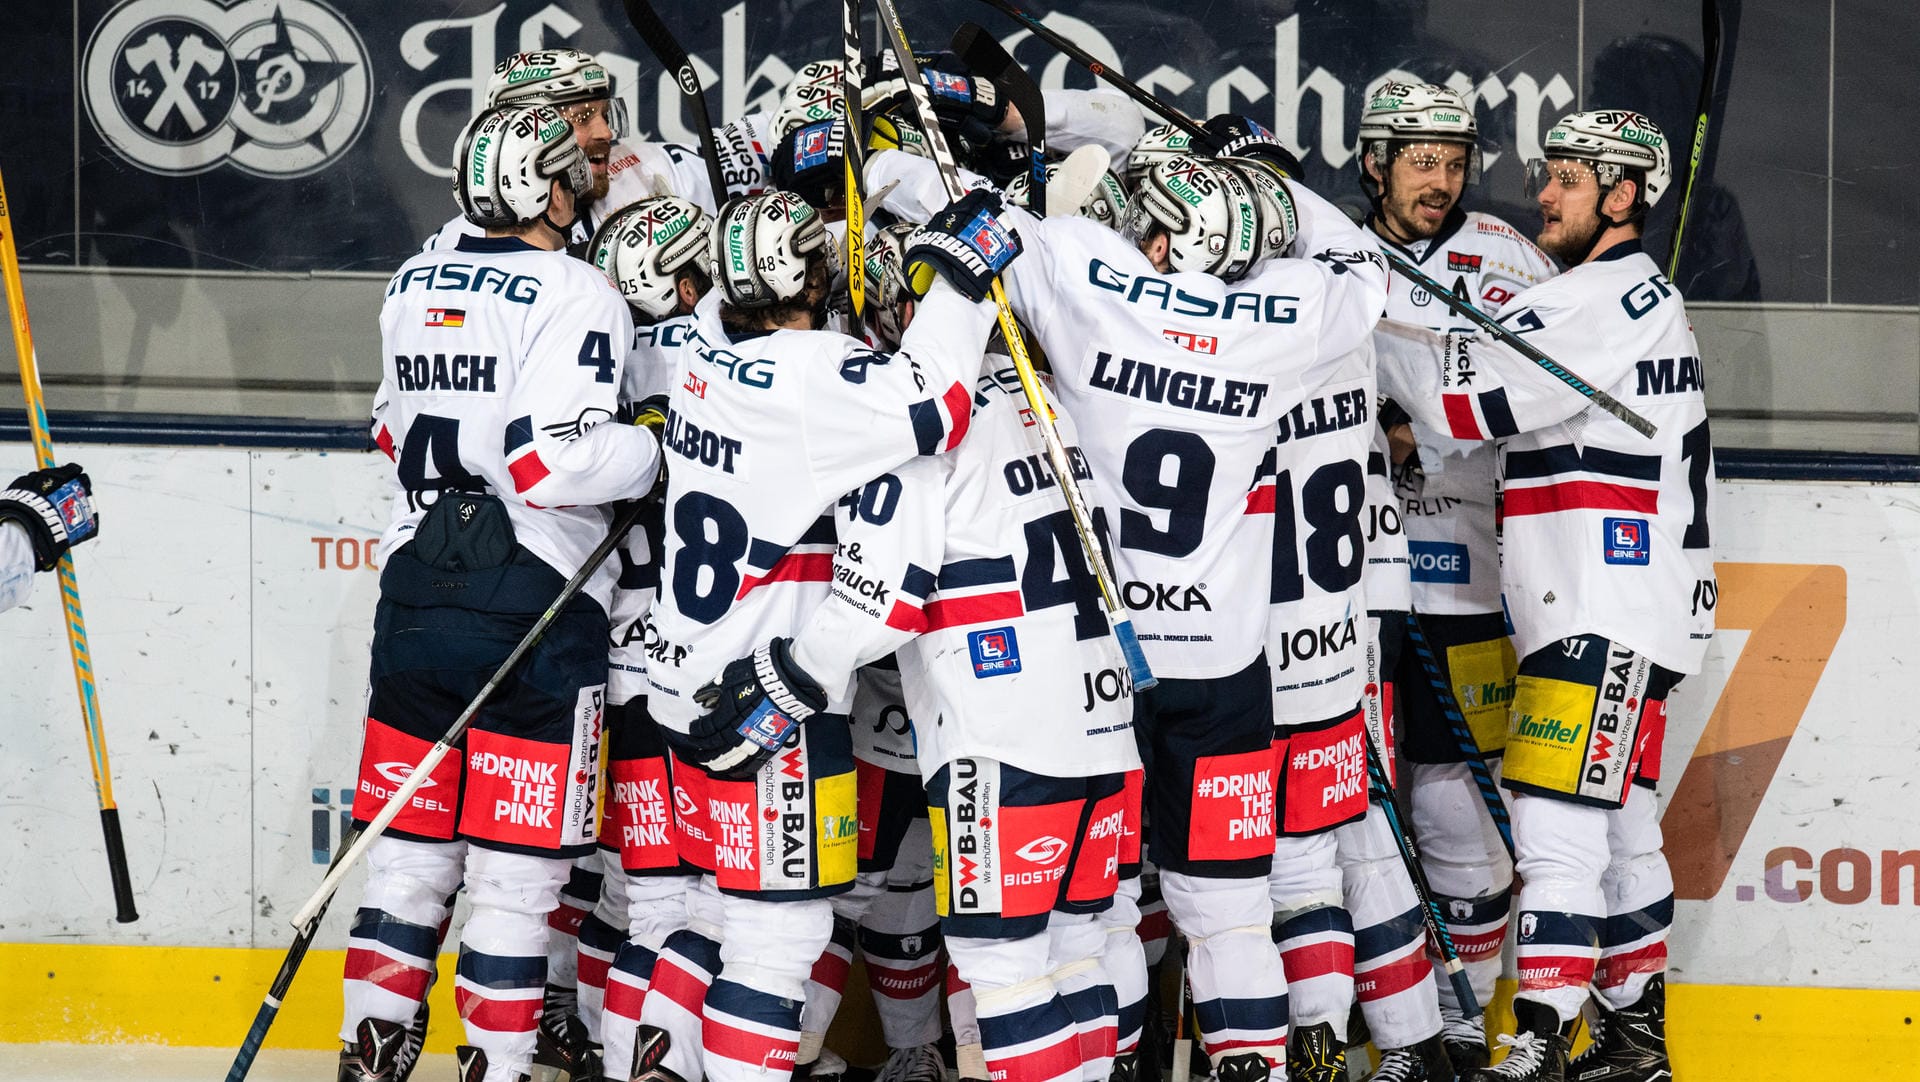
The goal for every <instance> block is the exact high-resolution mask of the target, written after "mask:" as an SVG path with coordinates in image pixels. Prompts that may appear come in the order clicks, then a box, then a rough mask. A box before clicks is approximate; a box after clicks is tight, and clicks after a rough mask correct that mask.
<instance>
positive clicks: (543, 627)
mask: <svg viewBox="0 0 1920 1082" xmlns="http://www.w3.org/2000/svg"><path fill="white" fill-rule="evenodd" d="M645 502H646V501H644V500H633V501H630V502H629V503H628V504H627V506H626V507H625V508H624V509H623V510H622V511H621V512H620V515H619V517H618V518H616V519H614V521H613V527H612V529H610V530H608V531H607V536H606V537H604V538H601V540H600V544H599V545H597V546H595V547H594V550H593V551H592V552H590V553H588V554H587V558H586V560H585V561H584V562H583V563H581V565H580V570H578V571H575V572H574V573H573V577H572V578H570V579H568V580H567V584H566V585H565V586H562V587H561V588H560V593H559V595H558V596H556V597H555V598H554V599H553V603H552V604H550V605H548V606H547V611H545V612H543V613H541V614H540V618H539V619H538V620H535V621H534V622H533V626H532V627H531V628H529V629H527V633H526V635H525V636H524V637H523V638H521V640H520V642H519V644H518V645H516V646H515V647H514V648H513V652H512V653H510V654H508V655H507V659H506V660H505V661H502V662H501V663H500V667H499V668H497V669H495V670H494V671H493V675H492V676H490V677H488V678H487V682H486V684H485V685H484V686H482V687H481V688H480V693H479V694H477V695H475V696H474V697H473V701H472V702H469V703H468V704H467V706H466V709H464V710H462V711H460V716H459V717H458V718H455V719H454V722H453V725H452V726H451V727H450V728H448V729H447V731H446V734H445V735H444V736H442V737H441V738H440V740H439V742H438V743H436V744H434V746H433V747H432V748H430V749H428V751H427V753H426V755H424V756H422V757H421V759H420V762H419V764H418V765H417V766H415V767H414V768H413V772H412V773H411V774H409V775H407V780H406V782H405V783H403V784H402V785H401V786H400V787H399V788H398V789H395V790H394V791H393V795H392V796H390V797H388V798H387V803H386V806H385V807H383V808H381V809H380V814H379V815H376V816H374V817H373V821H372V822H370V823H368V824H367V825H366V826H365V827H364V828H362V829H361V831H360V835H359V837H357V838H355V839H354V840H353V844H352V845H351V846H348V847H347V849H346V850H345V851H344V852H343V853H342V854H341V856H340V858H339V859H337V860H335V861H334V863H333V867H332V868H330V869H328V871H327V876H326V878H325V879H322V880H321V881H320V886H319V888H318V889H316V890H315V891H314V892H313V896H312V897H311V898H308V899H307V901H306V904H305V905H302V906H301V907H300V910H299V911H298V912H296V913H295V914H294V915H293V927H294V929H295V930H296V931H301V932H304V933H305V934H307V935H311V934H312V932H313V928H314V926H316V925H318V924H319V923H320V914H321V913H322V912H324V911H325V910H326V908H327V901H328V900H329V899H330V898H332V897H333V892H334V891H336V890H338V889H340V880H342V879H344V878H346V875H347V872H348V871H349V870H350V869H351V868H352V867H353V864H354V862H355V861H357V860H359V859H360V856H361V854H363V853H365V852H366V851H367V847H368V846H370V845H372V844H373V843H374V840H375V839H377V838H379V837H380V835H381V834H383V833H385V832H386V829H387V827H388V825H390V824H391V823H392V822H393V820H394V817H395V816H397V815H399V814H400V809H402V808H404V807H406V806H407V803H408V802H409V801H411V800H412V799H413V794H415V793H417V792H419V791H420V790H421V788H423V787H424V786H425V785H426V784H427V782H428V781H429V780H430V778H429V775H431V774H432V773H433V771H434V768H435V767H438V766H439V765H440V761H441V760H442V759H445V758H446V757H447V753H448V752H450V751H452V750H453V742H454V741H456V740H458V739H460V737H461V735H462V734H464V733H465V732H466V731H467V725H468V724H469V723H470V722H472V721H473V716H474V715H475V714H477V713H479V712H480V708H481V707H482V706H485V705H486V703H487V700H488V699H490V698H492V697H493V693H494V691H495V690H497V689H498V688H499V687H500V684H501V683H502V682H503V681H505V680H506V678H507V674H508V673H510V672H512V671H513V667H514V666H515V665H518V664H519V663H520V659H521V658H523V657H525V656H526V655H527V652H528V651H530V650H532V649H533V648H534V646H535V645H536V644H537V643H539V641H540V638H541V636H543V635H545V634H546V633H547V628H548V627H549V626H551V625H552V623H553V621H554V620H555V619H556V618H557V617H559V615H560V610H561V609H562V608H564V607H566V604H567V602H569V601H572V600H573V598H574V595H575V594H578V593H579V592H580V589H581V587H583V586H585V585H586V583H587V580H588V579H589V578H592V577H593V573H594V572H595V571H596V570H597V569H598V568H599V567H600V565H601V564H602V563H605V562H606V559H607V555H608V554H609V553H611V552H612V551H613V550H614V546H616V545H618V544H619V543H620V540H621V539H622V538H624V537H625V536H626V535H627V530H629V529H630V528H632V526H633V524H634V523H635V522H636V521H638V520H639V518H640V510H641V507H642V506H643V505H644V504H645ZM296 942H297V941H296Z"/></svg>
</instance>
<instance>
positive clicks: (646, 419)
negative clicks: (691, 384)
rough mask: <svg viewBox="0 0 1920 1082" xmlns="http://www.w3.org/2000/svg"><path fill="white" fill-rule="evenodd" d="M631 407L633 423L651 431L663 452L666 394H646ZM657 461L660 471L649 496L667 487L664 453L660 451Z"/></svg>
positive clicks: (665, 437) (664, 444) (665, 428)
mask: <svg viewBox="0 0 1920 1082" xmlns="http://www.w3.org/2000/svg"><path fill="white" fill-rule="evenodd" d="M632 409H633V423H634V424H636V425H638V426H640V427H641V428H644V429H646V430H647V431H648V432H651V433H653V438H654V439H656V440H658V441H659V442H660V445H661V448H662V451H663V452H664V450H665V447H666V443H667V396H666V395H663V394H653V395H648V396H647V397H645V398H643V399H641V400H640V402H639V404H637V405H635V406H633V407H632ZM659 462H660V472H659V473H658V474H657V475H655V477H654V479H653V488H652V489H651V490H649V491H648V493H647V495H649V496H654V495H658V494H660V493H662V492H665V491H666V488H667V456H666V454H664V453H662V454H661V455H660V459H659Z"/></svg>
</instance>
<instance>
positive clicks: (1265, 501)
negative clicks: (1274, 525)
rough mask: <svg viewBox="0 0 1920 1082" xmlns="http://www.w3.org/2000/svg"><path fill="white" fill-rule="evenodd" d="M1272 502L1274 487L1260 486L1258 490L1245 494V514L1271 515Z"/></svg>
mask: <svg viewBox="0 0 1920 1082" xmlns="http://www.w3.org/2000/svg"><path fill="white" fill-rule="evenodd" d="M1273 501H1274V487H1273V486H1272V485H1261V486H1260V487H1259V488H1256V489H1254V490H1253V491H1252V492H1249V493H1247V509H1246V512H1245V513H1246V514H1249V515H1271V514H1273Z"/></svg>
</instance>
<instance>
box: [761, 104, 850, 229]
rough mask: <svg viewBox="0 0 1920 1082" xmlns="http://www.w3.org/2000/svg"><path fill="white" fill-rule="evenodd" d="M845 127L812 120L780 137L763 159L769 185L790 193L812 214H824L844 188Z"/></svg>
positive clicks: (834, 121) (841, 122)
mask: <svg viewBox="0 0 1920 1082" xmlns="http://www.w3.org/2000/svg"><path fill="white" fill-rule="evenodd" d="M846 143H847V125H846V122H845V121H844V120H841V119H839V118H837V117H836V118H834V119H832V120H816V121H814V122H813V123H811V124H802V125H801V126H799V127H797V128H795V129H793V130H792V131H790V132H788V133H787V134H785V135H783V136H781V137H780V142H779V144H778V145H777V146H775V147H774V149H773V154H772V156H771V157H769V158H768V159H767V162H768V164H769V166H770V168H771V169H772V171H773V185H774V187H776V188H779V189H781V190H782V191H788V192H792V193H793V194H795V195H797V196H799V197H800V198H802V199H804V200H806V201H807V205H808V206H810V207H812V208H814V209H815V210H824V209H826V207H827V206H828V204H829V203H831V202H832V201H833V200H834V199H835V197H836V196H838V195H839V194H840V189H841V188H843V187H844V186H845V185H846V169H847V146H846Z"/></svg>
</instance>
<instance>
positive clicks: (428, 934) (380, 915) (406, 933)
mask: <svg viewBox="0 0 1920 1082" xmlns="http://www.w3.org/2000/svg"><path fill="white" fill-rule="evenodd" d="M348 934H349V935H350V936H352V937H353V938H355V939H372V940H376V941H378V942H380V943H382V944H384V945H386V946H389V947H392V948H393V949H394V950H397V951H399V952H401V953H402V954H410V955H412V956H413V957H415V958H432V957H433V956H434V955H435V954H438V953H439V951H440V929H438V928H430V927H428V926H426V925H424V924H412V923H409V922H407V921H404V920H401V919H400V918H399V917H396V916H394V915H393V914H391V913H389V912H387V911H386V910H384V909H375V908H368V907H362V908H361V909H360V910H359V911H357V912H355V913H354V915H353V928H352V930H351V931H350V932H349V933H348Z"/></svg>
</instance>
